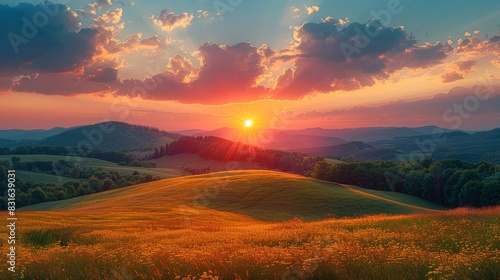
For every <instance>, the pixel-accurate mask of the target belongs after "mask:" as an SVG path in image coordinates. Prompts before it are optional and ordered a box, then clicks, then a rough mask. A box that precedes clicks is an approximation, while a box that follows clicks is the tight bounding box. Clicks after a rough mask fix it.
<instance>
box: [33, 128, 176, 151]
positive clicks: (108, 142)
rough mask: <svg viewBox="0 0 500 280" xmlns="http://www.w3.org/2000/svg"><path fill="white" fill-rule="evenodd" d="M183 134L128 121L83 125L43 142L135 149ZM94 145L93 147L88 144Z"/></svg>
mask: <svg viewBox="0 0 500 280" xmlns="http://www.w3.org/2000/svg"><path fill="white" fill-rule="evenodd" d="M103 127H108V128H103ZM180 137H182V135H180V134H176V133H170V132H166V131H162V130H159V129H157V128H153V127H147V126H140V125H131V124H128V123H124V122H106V123H99V124H93V125H86V126H81V127H77V128H73V129H69V130H67V131H64V132H63V133H60V134H57V135H54V136H51V137H48V138H45V139H43V140H42V141H41V142H40V144H41V145H50V146H70V147H77V146H83V147H84V148H93V149H98V150H103V151H131V150H141V149H146V148H154V147H157V146H159V145H164V144H166V143H170V142H172V141H174V140H176V139H179V138H180ZM88 146H90V147H88Z"/></svg>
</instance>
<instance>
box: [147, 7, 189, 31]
mask: <svg viewBox="0 0 500 280" xmlns="http://www.w3.org/2000/svg"><path fill="white" fill-rule="evenodd" d="M193 18H194V16H193V14H189V13H181V14H175V13H174V12H169V11H168V10H165V9H164V10H162V11H161V12H160V15H159V16H158V17H156V18H153V23H154V24H155V25H156V26H158V27H160V28H161V29H162V30H163V31H172V30H174V29H175V28H179V27H182V28H186V27H188V26H189V25H190V24H191V21H192V20H193Z"/></svg>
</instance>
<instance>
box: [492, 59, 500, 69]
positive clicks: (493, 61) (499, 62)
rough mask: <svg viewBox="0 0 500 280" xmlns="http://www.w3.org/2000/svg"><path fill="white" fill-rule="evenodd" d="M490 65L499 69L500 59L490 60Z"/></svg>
mask: <svg viewBox="0 0 500 280" xmlns="http://www.w3.org/2000/svg"><path fill="white" fill-rule="evenodd" d="M491 65H493V66H495V67H498V68H500V59H493V60H491Z"/></svg>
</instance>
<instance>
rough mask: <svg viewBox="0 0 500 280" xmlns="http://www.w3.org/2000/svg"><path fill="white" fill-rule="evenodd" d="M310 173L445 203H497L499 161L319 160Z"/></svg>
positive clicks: (324, 178)
mask: <svg viewBox="0 0 500 280" xmlns="http://www.w3.org/2000/svg"><path fill="white" fill-rule="evenodd" d="M311 176H312V177H313V178H316V179H320V180H326V181H331V182H337V183H342V184H352V185H357V186H359V187H363V188H368V189H375V190H382V191H394V192H400V193H405V194H409V195H413V196H417V197H421V198H424V199H427V200H430V201H433V202H436V203H438V204H441V205H445V206H448V207H462V206H473V207H484V206H492V205H500V165H495V164H492V163H490V162H487V161H482V162H479V163H477V164H472V163H469V162H466V161H462V160H458V159H443V160H432V159H429V158H426V159H422V160H417V161H414V162H392V161H375V162H344V163H338V164H329V163H327V162H325V161H319V162H317V163H316V164H315V166H314V168H313V171H312V174H311Z"/></svg>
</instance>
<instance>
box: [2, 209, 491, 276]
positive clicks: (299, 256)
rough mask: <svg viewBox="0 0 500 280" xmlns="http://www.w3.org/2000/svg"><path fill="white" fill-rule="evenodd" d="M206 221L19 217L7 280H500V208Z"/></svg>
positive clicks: (213, 216) (127, 215)
mask: <svg viewBox="0 0 500 280" xmlns="http://www.w3.org/2000/svg"><path fill="white" fill-rule="evenodd" d="M202 212H203V213H202V214H203V215H200V216H199V217H187V218H184V219H183V218H182V217H176V218H172V217H171V216H168V215H166V214H162V213H158V214H150V213H139V212H136V213H133V212H121V213H109V212H101V213H97V212H86V211H81V212H71V213H66V212H20V213H19V215H20V216H19V220H18V224H19V225H20V226H19V227H18V238H19V239H18V243H19V244H17V247H16V248H17V255H18V262H17V266H18V267H17V274H16V275H12V274H11V273H10V272H9V271H7V270H6V265H2V266H1V268H0V269H1V271H0V278H1V279H16V278H17V279H182V278H183V277H187V276H188V275H192V276H196V279H216V278H215V277H213V278H210V277H211V276H209V274H210V275H213V276H218V277H219V279H240V278H238V277H241V279H499V278H500V207H496V208H489V209H482V210H481V209H475V210H472V209H456V210H449V211H438V212H433V213H426V214H422V213H421V214H408V215H394V216H387V215H377V216H366V217H361V218H345V219H328V220H323V221H316V222H303V221H301V220H298V219H294V220H291V221H285V222H262V221H257V220H252V219H251V218H248V217H245V216H241V215H238V214H234V213H223V212H219V211H216V210H211V209H204V210H203V211H202ZM1 247H2V251H3V252H7V248H8V245H7V244H6V242H5V240H2V246H1ZM204 272H205V273H206V276H204V277H205V278H202V277H200V275H202V274H203V273H204ZM177 276H178V278H176V277H177Z"/></svg>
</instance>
